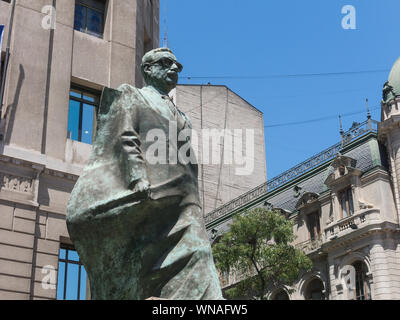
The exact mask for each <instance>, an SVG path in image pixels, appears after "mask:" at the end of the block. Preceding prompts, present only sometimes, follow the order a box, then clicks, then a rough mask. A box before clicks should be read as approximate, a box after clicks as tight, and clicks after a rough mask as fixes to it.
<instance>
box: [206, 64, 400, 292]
mask: <svg viewBox="0 0 400 320" xmlns="http://www.w3.org/2000/svg"><path fill="white" fill-rule="evenodd" d="M399 103H400V59H399V60H398V61H397V62H396V63H395V65H394V66H393V69H392V71H391V73H390V76H389V80H388V82H387V83H386V84H385V86H384V90H383V101H382V116H381V121H380V122H377V121H374V120H372V119H371V117H370V115H369V113H368V117H367V119H366V121H365V122H363V123H354V124H353V126H352V128H351V129H350V130H349V131H347V132H341V141H340V142H339V143H338V144H336V145H334V146H332V147H330V148H328V149H326V150H324V151H322V152H320V153H319V154H317V155H315V156H314V157H312V158H310V159H308V160H306V161H304V162H303V163H301V164H299V165H297V166H296V167H294V168H292V169H290V170H288V171H286V172H284V173H283V174H281V175H279V176H278V177H276V178H273V179H271V180H269V181H268V182H266V183H264V184H262V185H260V186H258V187H257V188H255V189H253V190H251V191H249V192H247V193H245V194H243V195H241V196H240V197H238V198H236V199H234V200H232V201H230V202H228V203H226V204H225V205H223V206H222V207H220V208H218V209H216V210H214V211H212V212H210V213H209V214H208V215H207V216H206V226H207V230H208V232H209V236H210V239H211V241H213V242H214V241H218V238H219V237H220V236H222V235H223V233H224V232H226V231H227V230H228V229H229V225H230V223H231V219H232V216H233V215H235V214H239V213H240V212H242V211H244V210H247V209H251V208H255V207H265V208H268V209H273V210H278V211H279V212H281V213H282V214H284V215H285V216H287V217H288V219H290V220H292V221H293V222H294V233H295V235H296V236H297V239H296V240H295V242H294V245H295V246H297V247H298V248H300V249H302V250H304V251H305V253H306V254H307V255H308V256H309V257H310V258H311V260H312V261H313V269H312V271H311V272H309V273H307V274H301V275H300V276H299V279H298V281H297V282H296V283H295V284H294V286H293V287H292V288H285V287H284V288H269V290H268V291H267V292H266V297H267V298H268V299H271V300H274V299H276V300H289V299H293V300H302V299H315V300H320V299H330V300H349V299H357V300H367V299H373V300H383V299H400V224H399V221H400V214H399V213H400V211H399V210H400V207H399V188H400V186H399V179H400V171H399V170H400V153H399V150H400V129H399V128H400V115H399V114H400V113H399V109H400V108H399V107H400V104H399ZM353 275H354V276H353ZM242 276H243V275H242ZM240 279H241V276H240V275H239V276H238V275H233V274H230V275H228V276H225V277H221V282H222V284H223V287H224V288H225V289H226V288H229V287H231V286H234V285H235V283H237V282H238V281H240ZM349 281H350V282H349ZM288 289H294V292H293V293H289V291H288ZM290 291H291V290H290Z"/></svg>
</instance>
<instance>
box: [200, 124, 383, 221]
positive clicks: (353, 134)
mask: <svg viewBox="0 0 400 320" xmlns="http://www.w3.org/2000/svg"><path fill="white" fill-rule="evenodd" d="M371 132H374V133H377V132H378V122H377V121H375V120H372V119H368V120H367V121H365V122H363V123H361V124H355V125H353V127H352V128H351V129H350V130H348V131H347V132H345V133H343V134H342V141H341V142H339V143H337V144H335V145H334V146H332V147H330V148H328V149H326V150H324V151H322V152H320V153H318V154H317V155H315V156H313V157H311V158H309V159H307V160H306V161H303V162H302V163H300V164H298V165H297V166H295V167H293V168H291V169H289V170H287V171H285V172H283V173H282V174H280V175H278V176H277V177H275V178H273V179H271V180H269V181H267V182H265V183H263V184H262V185H260V186H258V187H256V188H254V189H252V190H250V191H248V192H246V193H244V194H243V195H241V196H239V197H238V198H235V199H233V200H231V201H229V202H227V203H226V204H224V205H223V206H221V207H219V208H217V209H215V210H213V211H211V212H210V213H208V214H207V215H206V216H205V222H206V224H209V223H211V222H213V221H215V220H217V219H220V218H222V217H224V216H226V215H227V214H229V213H230V212H232V211H234V210H236V209H238V208H239V207H242V206H244V205H245V204H247V203H250V202H251V201H253V200H255V199H256V198H258V197H259V196H260V195H262V194H266V193H269V192H272V191H274V190H276V189H278V188H279V187H281V186H283V185H284V184H286V183H288V182H290V181H292V180H294V179H295V178H298V177H299V176H301V175H303V174H305V173H307V172H309V171H311V170H313V169H315V168H317V167H319V166H321V165H323V164H325V163H326V162H328V161H331V160H333V159H334V158H335V157H336V155H337V154H338V153H339V152H341V151H342V150H343V149H344V148H345V147H346V146H348V145H349V144H350V143H351V142H353V141H355V140H356V139H358V138H360V137H362V136H364V135H366V134H368V133H371Z"/></svg>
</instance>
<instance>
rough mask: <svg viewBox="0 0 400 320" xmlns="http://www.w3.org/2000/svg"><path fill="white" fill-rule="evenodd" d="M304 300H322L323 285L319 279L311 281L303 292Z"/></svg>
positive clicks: (323, 297)
mask: <svg viewBox="0 0 400 320" xmlns="http://www.w3.org/2000/svg"><path fill="white" fill-rule="evenodd" d="M305 298H306V300H324V299H325V296H324V284H323V283H322V281H321V280H320V279H314V280H312V281H311V282H310V283H309V284H308V286H307V289H306V292H305Z"/></svg>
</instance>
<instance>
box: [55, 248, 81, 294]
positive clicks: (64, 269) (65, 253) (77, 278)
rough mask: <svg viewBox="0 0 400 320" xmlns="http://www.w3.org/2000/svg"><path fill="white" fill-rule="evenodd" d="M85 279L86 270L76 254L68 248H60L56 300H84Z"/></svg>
mask: <svg viewBox="0 0 400 320" xmlns="http://www.w3.org/2000/svg"><path fill="white" fill-rule="evenodd" d="M86 279H87V274H86V270H85V268H84V267H83V265H82V263H81V261H80V259H79V256H78V252H76V251H75V250H74V249H73V248H72V247H70V246H65V245H63V246H61V248H60V255H59V258H58V280H57V300H85V299H86Z"/></svg>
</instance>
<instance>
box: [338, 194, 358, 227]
mask: <svg viewBox="0 0 400 320" xmlns="http://www.w3.org/2000/svg"><path fill="white" fill-rule="evenodd" d="M338 195H339V203H340V215H341V219H344V218H347V217H349V216H352V215H353V213H354V209H353V193H352V190H351V188H347V189H345V190H343V191H341V192H339V193H338Z"/></svg>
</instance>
